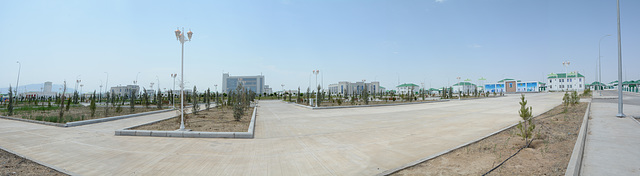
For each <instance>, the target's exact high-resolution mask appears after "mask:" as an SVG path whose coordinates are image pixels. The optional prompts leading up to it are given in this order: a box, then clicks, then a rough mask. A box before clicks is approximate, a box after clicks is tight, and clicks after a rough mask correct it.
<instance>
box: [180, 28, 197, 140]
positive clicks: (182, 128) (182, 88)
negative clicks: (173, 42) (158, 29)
mask: <svg viewBox="0 0 640 176" xmlns="http://www.w3.org/2000/svg"><path fill="white" fill-rule="evenodd" d="M182 30H184V28H183V29H182ZM175 34H176V39H177V40H178V41H179V42H180V44H181V45H182V55H181V58H182V59H181V63H180V131H184V130H185V129H184V42H187V41H191V36H192V35H193V32H191V30H189V32H187V38H185V37H184V32H182V31H180V29H177V30H176V31H175ZM194 106H197V105H194Z"/></svg>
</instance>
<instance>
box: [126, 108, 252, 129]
mask: <svg viewBox="0 0 640 176" xmlns="http://www.w3.org/2000/svg"><path fill="white" fill-rule="evenodd" d="M256 113H257V112H256ZM252 114H253V107H251V108H246V109H245V111H244V115H243V116H242V118H241V119H240V121H236V120H235V118H234V117H233V109H231V107H221V108H210V109H208V110H203V111H200V112H198V113H197V114H195V115H194V114H187V115H185V120H184V121H185V128H186V129H190V130H193V131H207V132H246V131H247V129H249V124H250V123H251V116H252ZM179 127H180V117H176V118H171V119H167V120H163V121H160V122H158V123H154V124H150V125H144V126H139V127H136V128H133V130H160V131H173V130H177V129H178V128H179Z"/></svg>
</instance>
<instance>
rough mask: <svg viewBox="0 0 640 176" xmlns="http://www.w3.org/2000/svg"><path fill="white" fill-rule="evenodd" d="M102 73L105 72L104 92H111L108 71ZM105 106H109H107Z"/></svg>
mask: <svg viewBox="0 0 640 176" xmlns="http://www.w3.org/2000/svg"><path fill="white" fill-rule="evenodd" d="M104 73H106V74H107V83H105V85H104V90H105V92H107V93H108V94H110V93H111V89H109V73H108V72H104ZM107 89H109V91H107ZM107 105H109V103H107ZM107 107H109V106H107Z"/></svg>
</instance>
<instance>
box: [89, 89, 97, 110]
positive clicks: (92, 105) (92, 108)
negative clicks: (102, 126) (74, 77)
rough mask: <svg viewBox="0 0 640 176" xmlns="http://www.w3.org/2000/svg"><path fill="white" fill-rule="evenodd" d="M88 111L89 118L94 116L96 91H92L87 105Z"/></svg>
mask: <svg viewBox="0 0 640 176" xmlns="http://www.w3.org/2000/svg"><path fill="white" fill-rule="evenodd" d="M89 109H91V117H95V116H96V91H95V90H94V91H93V95H91V104H89Z"/></svg>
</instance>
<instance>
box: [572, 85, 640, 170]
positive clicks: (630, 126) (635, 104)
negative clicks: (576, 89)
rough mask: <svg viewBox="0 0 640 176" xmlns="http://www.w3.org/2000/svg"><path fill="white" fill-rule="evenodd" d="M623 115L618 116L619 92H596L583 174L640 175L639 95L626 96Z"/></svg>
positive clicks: (592, 105) (624, 96) (626, 94)
mask: <svg viewBox="0 0 640 176" xmlns="http://www.w3.org/2000/svg"><path fill="white" fill-rule="evenodd" d="M623 104H624V106H623V107H624V108H623V110H624V114H625V115H627V117H626V118H618V117H616V114H617V113H618V99H617V92H616V91H612V90H609V91H603V92H602V96H600V95H599V93H594V99H593V100H592V103H591V115H590V117H589V126H588V127H589V128H588V130H587V140H586V143H585V151H584V155H583V161H582V169H581V174H582V175H640V164H639V163H640V150H639V149H638V147H640V124H638V123H637V122H636V121H635V119H633V116H636V117H640V95H639V94H637V93H627V92H625V93H624V95H623Z"/></svg>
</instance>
